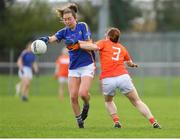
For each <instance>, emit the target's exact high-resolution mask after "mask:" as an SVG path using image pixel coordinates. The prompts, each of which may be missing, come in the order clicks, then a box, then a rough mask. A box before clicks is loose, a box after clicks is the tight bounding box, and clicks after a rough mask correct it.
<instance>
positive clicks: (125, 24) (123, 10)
mask: <svg viewBox="0 0 180 139" xmlns="http://www.w3.org/2000/svg"><path fill="white" fill-rule="evenodd" d="M131 3H132V0H111V1H109V5H110V6H109V9H110V25H111V26H115V27H118V28H120V29H121V30H129V28H130V21H131V20H132V19H134V17H137V16H140V15H141V12H140V10H139V9H137V8H135V7H133V6H132V5H131Z"/></svg>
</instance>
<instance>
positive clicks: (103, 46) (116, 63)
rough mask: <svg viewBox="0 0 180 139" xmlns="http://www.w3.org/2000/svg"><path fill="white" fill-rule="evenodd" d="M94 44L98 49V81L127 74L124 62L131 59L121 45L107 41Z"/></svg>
mask: <svg viewBox="0 0 180 139" xmlns="http://www.w3.org/2000/svg"><path fill="white" fill-rule="evenodd" d="M96 44H97V46H98V47H99V48H100V50H99V53H100V64H101V75H100V79H103V78H106V77H114V76H119V75H122V74H128V71H127V69H126V67H125V65H124V62H125V61H129V60H131V58H130V56H129V54H128V51H127V50H126V48H125V47H124V46H123V45H121V44H120V43H113V42H112V41H110V40H108V39H103V40H100V41H98V42H97V43H96Z"/></svg>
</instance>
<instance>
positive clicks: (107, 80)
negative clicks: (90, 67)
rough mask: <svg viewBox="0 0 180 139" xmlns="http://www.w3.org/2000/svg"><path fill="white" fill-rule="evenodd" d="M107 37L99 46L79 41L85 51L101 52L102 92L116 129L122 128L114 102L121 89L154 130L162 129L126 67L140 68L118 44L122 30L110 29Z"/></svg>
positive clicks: (99, 42) (98, 43)
mask: <svg viewBox="0 0 180 139" xmlns="http://www.w3.org/2000/svg"><path fill="white" fill-rule="evenodd" d="M105 36H106V38H105V39H102V40H100V41H98V42H97V45H96V44H93V43H89V42H80V41H79V43H80V47H81V48H83V49H86V50H99V53H100V63H101V70H102V71H101V75H100V79H101V83H102V91H103V94H104V99H105V106H106V108H107V110H108V112H109V114H110V115H111V117H112V119H113V121H114V127H115V128H121V124H120V122H119V116H118V115H117V108H116V105H115V103H114V101H113V97H114V96H115V91H116V89H120V91H121V92H122V93H123V94H124V95H125V96H127V98H128V99H129V100H130V102H131V103H132V104H133V105H134V106H135V107H136V108H137V109H138V110H139V112H140V113H141V114H142V115H143V116H145V117H146V118H147V119H148V120H149V122H150V123H151V124H152V126H153V128H161V127H160V125H159V124H158V122H157V121H156V120H155V118H154V116H153V115H152V113H151V111H150V109H149V108H148V106H147V105H146V104H145V103H144V102H143V101H142V100H141V99H140V97H139V96H138V93H137V90H136V88H135V86H134V84H133V82H132V79H131V77H130V76H129V74H128V71H127V69H126V67H125V65H124V62H126V64H127V65H128V66H129V67H138V65H137V64H135V63H133V62H132V60H131V57H130V55H129V54H128V51H127V50H126V48H125V47H124V46H123V45H121V44H120V43H118V40H119V37H120V30H119V29H117V28H110V29H109V30H108V31H107V32H106V34H105Z"/></svg>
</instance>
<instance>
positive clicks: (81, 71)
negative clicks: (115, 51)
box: [68, 63, 95, 77]
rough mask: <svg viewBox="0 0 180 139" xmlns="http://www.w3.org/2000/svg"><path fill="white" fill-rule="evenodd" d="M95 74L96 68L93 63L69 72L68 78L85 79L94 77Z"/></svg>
mask: <svg viewBox="0 0 180 139" xmlns="http://www.w3.org/2000/svg"><path fill="white" fill-rule="evenodd" d="M94 73H95V66H94V63H92V64H90V65H87V66H84V67H80V68H77V69H73V70H69V71H68V76H69V77H83V76H90V77H94Z"/></svg>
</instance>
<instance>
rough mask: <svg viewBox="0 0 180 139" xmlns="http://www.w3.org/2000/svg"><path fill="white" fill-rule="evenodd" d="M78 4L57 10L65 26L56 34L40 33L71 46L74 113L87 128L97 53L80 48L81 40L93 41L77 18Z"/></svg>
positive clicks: (72, 103)
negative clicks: (79, 42)
mask: <svg viewBox="0 0 180 139" xmlns="http://www.w3.org/2000/svg"><path fill="white" fill-rule="evenodd" d="M77 11H78V7H77V5H76V4H73V3H71V4H69V5H67V6H65V7H64V8H62V9H58V10H57V12H58V14H59V16H60V18H61V19H62V21H63V23H64V24H65V27H64V28H63V29H61V30H59V31H57V32H56V33H55V34H54V35H52V36H48V37H41V38H40V39H41V40H43V41H44V42H46V43H52V42H55V41H57V42H60V41H61V40H63V41H64V43H65V44H66V47H67V48H68V50H69V51H68V52H69V57H70V64H69V70H68V72H69V73H68V89H69V93H70V100H71V105H72V109H73V112H74V115H75V117H76V120H77V123H78V126H79V128H84V120H85V119H86V118H87V116H88V110H89V100H90V96H89V89H90V86H91V84H92V81H93V77H94V72H95V63H94V61H95V55H94V52H93V51H87V50H83V49H80V47H79V44H78V41H79V40H81V41H91V32H90V29H89V27H88V25H87V24H86V23H84V22H78V21H77V15H76V13H77ZM78 96H80V97H81V99H82V100H83V108H82V111H81V109H80V105H79V101H78Z"/></svg>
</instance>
